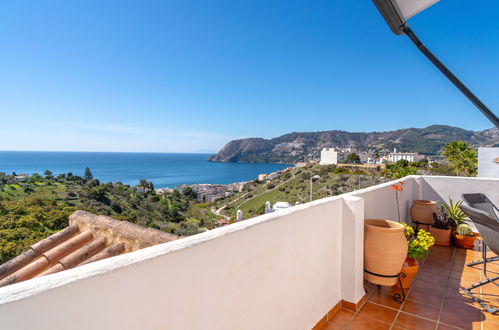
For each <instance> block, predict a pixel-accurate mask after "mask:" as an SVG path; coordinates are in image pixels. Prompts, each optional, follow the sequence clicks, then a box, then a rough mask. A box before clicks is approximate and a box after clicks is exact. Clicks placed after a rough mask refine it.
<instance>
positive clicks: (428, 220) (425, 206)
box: [410, 200, 438, 224]
mask: <svg viewBox="0 0 499 330" xmlns="http://www.w3.org/2000/svg"><path fill="white" fill-rule="evenodd" d="M410 213H411V218H412V220H413V221H416V222H419V223H424V224H433V223H434V220H433V213H437V214H438V209H437V202H434V201H427V200H415V201H413V202H412V206H411V212H410Z"/></svg>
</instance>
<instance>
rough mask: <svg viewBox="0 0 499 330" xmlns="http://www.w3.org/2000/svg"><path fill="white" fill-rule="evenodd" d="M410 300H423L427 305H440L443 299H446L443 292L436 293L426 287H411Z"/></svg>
mask: <svg viewBox="0 0 499 330" xmlns="http://www.w3.org/2000/svg"><path fill="white" fill-rule="evenodd" d="M408 299H409V300H414V301H418V302H422V303H424V304H427V305H432V306H436V307H440V305H441V304H442V301H443V299H444V295H443V294H435V293H434V292H432V291H428V290H424V289H414V288H413V289H411V291H410V293H409V297H408Z"/></svg>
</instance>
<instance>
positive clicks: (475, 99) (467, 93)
mask: <svg viewBox="0 0 499 330" xmlns="http://www.w3.org/2000/svg"><path fill="white" fill-rule="evenodd" d="M403 31H404V33H405V34H406V35H407V36H408V37H409V39H411V41H412V42H413V43H414V44H415V45H416V47H417V48H418V49H419V50H420V51H421V53H423V55H424V56H426V57H427V58H428V59H429V60H430V61H431V62H432V63H433V64H434V65H435V66H436V67H437V69H439V70H440V72H442V73H443V74H444V75H445V76H446V77H447V79H449V80H450V81H451V82H452V83H453V84H454V86H456V87H457V89H459V90H460V91H461V92H462V93H463V94H464V95H465V96H466V97H467V98H468V99H469V100H470V101H471V103H473V104H474V105H475V107H477V108H478V110H480V112H481V113H482V114H484V115H485V117H487V118H488V119H489V120H490V121H491V122H492V124H494V126H495V127H497V128H498V129H499V119H498V118H497V116H496V115H495V114H494V113H493V112H492V111H491V110H490V109H489V108H487V106H486V105H485V104H483V102H482V101H480V99H479V98H478V97H476V95H475V94H473V92H472V91H470V90H469V89H468V87H466V86H465V85H464V84H463V83H462V82H461V81H460V80H459V79H458V78H457V77H456V76H455V75H454V74H453V73H452V72H451V71H450V70H449V69H448V68H447V67H446V66H445V65H444V64H443V63H442V62H440V60H439V59H438V58H437V57H436V56H435V55H433V53H432V52H431V51H430V50H429V49H428V48H426V46H425V45H424V44H423V43H422V42H421V40H419V38H418V37H417V36H416V35H415V34H414V32H412V30H411V29H410V28H409V27H408V26H405V27H404V29H403Z"/></svg>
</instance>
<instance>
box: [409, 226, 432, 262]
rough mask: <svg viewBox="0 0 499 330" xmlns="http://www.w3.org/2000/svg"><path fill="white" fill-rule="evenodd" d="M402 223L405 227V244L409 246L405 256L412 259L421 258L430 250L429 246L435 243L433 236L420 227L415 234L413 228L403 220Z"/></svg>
mask: <svg viewBox="0 0 499 330" xmlns="http://www.w3.org/2000/svg"><path fill="white" fill-rule="evenodd" d="M402 224H403V225H404V227H405V230H404V233H405V238H406V239H407V244H408V246H409V249H408V251H407V256H408V257H409V258H414V259H423V258H424V257H425V256H426V255H427V254H428V252H429V251H430V247H432V246H433V244H435V238H433V236H431V235H430V233H428V232H427V231H424V230H422V229H420V230H419V231H418V233H417V234H416V233H415V232H414V228H412V227H411V226H409V225H407V224H406V223H405V222H402Z"/></svg>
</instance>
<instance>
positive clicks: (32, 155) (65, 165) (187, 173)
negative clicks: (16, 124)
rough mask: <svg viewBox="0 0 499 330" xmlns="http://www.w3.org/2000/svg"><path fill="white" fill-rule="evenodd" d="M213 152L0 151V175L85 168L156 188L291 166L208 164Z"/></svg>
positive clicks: (224, 180)
mask: <svg viewBox="0 0 499 330" xmlns="http://www.w3.org/2000/svg"><path fill="white" fill-rule="evenodd" d="M210 155H212V153H141V152H90V151H89V152H83V151H0V172H5V173H7V174H11V173H13V172H15V173H17V174H19V173H26V174H30V175H31V174H33V173H39V174H42V175H43V172H44V171H45V170H51V171H52V172H53V173H54V175H58V174H62V173H68V172H71V173H73V174H75V175H79V176H83V173H84V171H85V168H86V167H89V168H90V169H91V171H92V174H93V176H94V178H96V179H98V180H99V181H101V182H103V183H105V182H122V183H124V184H128V185H132V186H133V185H137V184H138V183H139V180H140V179H147V180H149V181H151V182H152V183H153V184H154V186H155V187H156V188H165V187H168V188H173V187H175V186H177V185H181V184H198V183H210V184H228V183H233V182H240V181H250V180H254V179H256V178H257V176H258V174H260V173H271V172H274V171H279V170H283V169H285V168H287V167H290V166H294V165H293V164H275V163H218V162H210V161H208V157H209V156H210Z"/></svg>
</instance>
